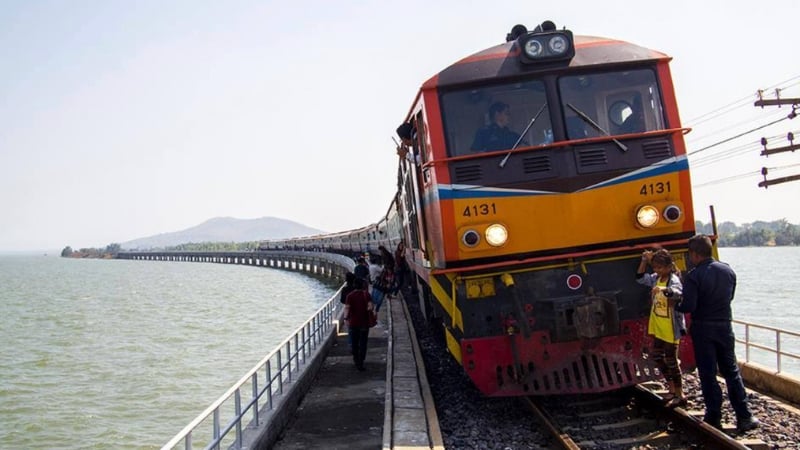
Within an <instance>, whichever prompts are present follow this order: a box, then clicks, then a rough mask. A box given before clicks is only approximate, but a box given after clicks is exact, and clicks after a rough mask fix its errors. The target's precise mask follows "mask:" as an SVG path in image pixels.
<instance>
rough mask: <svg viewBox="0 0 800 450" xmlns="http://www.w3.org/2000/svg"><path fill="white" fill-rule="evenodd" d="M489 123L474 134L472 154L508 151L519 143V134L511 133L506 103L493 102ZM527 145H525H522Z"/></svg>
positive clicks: (490, 108)
mask: <svg viewBox="0 0 800 450" xmlns="http://www.w3.org/2000/svg"><path fill="white" fill-rule="evenodd" d="M489 120H490V121H491V123H490V124H489V125H487V126H485V127H483V128H481V129H479V130H478V132H477V133H475V139H473V141H472V146H471V147H470V150H472V151H473V152H491V151H496V150H510V149H512V148H513V147H514V144H516V143H517V141H519V134H517V133H515V132H513V131H511V130H510V129H509V128H508V125H509V124H510V123H511V107H510V106H508V104H507V103H503V102H495V103H492V105H491V106H489ZM524 145H527V144H524Z"/></svg>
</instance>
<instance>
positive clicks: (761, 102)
mask: <svg viewBox="0 0 800 450" xmlns="http://www.w3.org/2000/svg"><path fill="white" fill-rule="evenodd" d="M763 95H764V91H763V90H761V89H759V90H758V100H756V102H755V103H754V104H753V106H760V107H761V108H762V109H763V108H764V107H765V106H777V107H778V108H780V107H781V106H783V105H791V106H792V112H790V113H789V115H788V118H789V119H794V118H795V117H797V110H798V109H800V98H781V90H780V89H775V99H774V100H773V99H770V100H765V99H764V96H763ZM786 138H787V139H788V140H789V145H787V146H785V147H778V148H771V149H769V148H767V138H764V137H762V138H761V145H763V146H764V149H763V150H761V156H767V157H768V156H769V155H774V154H776V153H783V152H788V151H791V152H794V151H795V150H798V149H800V144H795V143H794V133H792V132H789V133H788V134H787V135H786ZM767 173H768V169H767V168H766V167H762V168H761V175H763V176H764V181H761V182H759V183H758V187H763V188H764V189H766V188H768V187H769V186H771V185H773V184H781V183H787V182H789V181H798V180H800V174H799V175H791V176H788V177H781V178H773V179H772V180H768V179H767Z"/></svg>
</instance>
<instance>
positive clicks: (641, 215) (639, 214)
mask: <svg viewBox="0 0 800 450" xmlns="http://www.w3.org/2000/svg"><path fill="white" fill-rule="evenodd" d="M636 223H638V224H639V225H640V226H642V227H644V228H651V227H653V226H655V224H657V223H658V209H656V207H655V206H652V205H645V206H642V207H641V208H639V210H638V211H636Z"/></svg>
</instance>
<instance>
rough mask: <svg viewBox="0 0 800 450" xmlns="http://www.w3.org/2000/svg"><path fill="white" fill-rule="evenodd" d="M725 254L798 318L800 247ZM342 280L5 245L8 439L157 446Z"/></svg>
mask: <svg viewBox="0 0 800 450" xmlns="http://www.w3.org/2000/svg"><path fill="white" fill-rule="evenodd" d="M720 258H721V259H722V260H723V261H725V262H728V263H729V264H731V266H732V267H733V268H734V269H735V270H736V272H737V274H738V278H739V286H738V289H737V294H736V300H735V301H734V317H736V318H738V319H741V320H747V321H751V322H757V323H761V324H765V325H771V326H775V327H783V328H787V329H790V330H800V326H798V325H797V324H796V319H795V318H794V309H793V306H794V303H795V298H796V297H797V295H798V292H800V277H798V267H800V248H797V247H795V248H791V247H776V248H723V249H720ZM335 288H336V286H333V285H331V284H330V283H326V282H324V281H320V280H315V279H312V278H309V277H307V276H305V275H302V274H298V273H292V272H284V271H278V270H269V269H263V268H257V267H248V266H234V265H224V264H207V263H206V264H204V263H178V262H157V261H123V260H78V259H65V258H59V257H52V256H50V257H43V256H2V255H0V342H1V343H2V344H0V448H3V449H6V448H8V449H17V448H20V449H21V448H25V449H35V448H47V449H85V448H96V449H105V448H114V449H149V448H160V446H161V445H163V444H164V443H165V442H166V441H167V440H169V439H170V438H171V437H172V436H173V435H175V434H176V433H177V432H178V431H180V430H181V429H182V428H183V427H184V426H185V425H186V424H187V423H189V421H190V420H191V419H193V418H194V417H195V416H196V415H197V414H199V413H200V412H202V411H203V410H204V409H205V408H206V407H207V406H208V405H209V404H210V403H211V402H212V401H214V400H216V398H217V397H219V396H220V395H221V394H222V393H223V392H225V390H227V389H228V388H229V387H230V386H231V385H233V384H234V383H235V382H236V381H238V380H239V378H240V377H241V376H242V375H243V374H244V373H245V372H247V371H248V370H249V369H251V368H252V367H253V366H254V365H255V364H256V363H257V362H258V361H260V360H261V358H263V357H264V356H265V355H266V354H267V353H269V352H270V351H271V350H273V349H274V347H275V346H276V345H277V344H279V343H280V342H281V341H283V339H285V338H286V337H287V336H288V335H289V334H291V333H292V332H293V331H294V330H295V329H296V328H297V327H298V326H299V325H300V324H301V323H302V322H303V321H305V320H306V319H307V318H308V317H310V316H311V314H312V313H313V312H314V311H316V310H317V308H319V306H321V305H322V304H323V303H324V302H325V301H326V300H327V299H328V298H329V297H330V295H332V294H333V292H334V290H335ZM794 348H795V349H798V348H800V344H799V345H797V346H795V347H794ZM738 353H739V356H740V357H743V356H744V352H743V349H742V347H741V346H739V348H738ZM795 353H800V351H795ZM757 362H761V361H758V360H757ZM773 365H774V363H773ZM784 370H787V368H786V367H784ZM790 372H793V373H800V368H798V369H797V370H793V369H791V370H790Z"/></svg>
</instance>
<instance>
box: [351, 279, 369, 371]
mask: <svg viewBox="0 0 800 450" xmlns="http://www.w3.org/2000/svg"><path fill="white" fill-rule="evenodd" d="M354 286H355V289H354V290H353V292H351V293H350V294H348V295H347V299H346V300H345V306H344V318H345V320H347V328H348V334H349V335H350V341H351V343H352V350H353V362H354V363H355V365H356V368H357V369H358V370H359V371H362V372H363V371H364V370H366V368H365V367H364V359H365V358H366V357H367V340H368V339H369V328H370V326H372V320H371V318H372V316H373V315H374V314H375V312H374V311H373V307H372V297H371V296H370V294H369V292H367V283H366V281H365V280H363V279H361V278H356V280H355V283H354Z"/></svg>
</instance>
